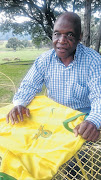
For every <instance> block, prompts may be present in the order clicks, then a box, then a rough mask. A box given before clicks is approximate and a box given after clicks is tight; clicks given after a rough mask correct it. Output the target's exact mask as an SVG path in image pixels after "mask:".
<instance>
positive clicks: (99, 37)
mask: <svg viewBox="0 0 101 180" xmlns="http://www.w3.org/2000/svg"><path fill="white" fill-rule="evenodd" d="M100 42H101V19H100V25H99V28H98V33H97V37H96V44H95V50H96V51H97V52H99V49H100Z"/></svg>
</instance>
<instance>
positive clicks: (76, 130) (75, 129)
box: [73, 124, 80, 137]
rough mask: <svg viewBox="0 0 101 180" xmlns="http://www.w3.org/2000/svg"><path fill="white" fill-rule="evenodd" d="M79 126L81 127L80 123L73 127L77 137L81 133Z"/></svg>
mask: <svg viewBox="0 0 101 180" xmlns="http://www.w3.org/2000/svg"><path fill="white" fill-rule="evenodd" d="M79 128H80V124H79V125H77V126H76V127H75V128H74V129H73V132H74V134H75V137H77V136H78V134H79V133H78V130H79Z"/></svg>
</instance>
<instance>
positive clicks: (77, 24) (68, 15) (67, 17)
mask: <svg viewBox="0 0 101 180" xmlns="http://www.w3.org/2000/svg"><path fill="white" fill-rule="evenodd" d="M60 19H61V20H63V21H69V22H70V23H72V24H73V27H74V31H75V34H76V38H77V39H79V38H80V35H81V19H80V17H79V16H78V15H77V14H76V13H73V12H65V13H63V14H61V15H60V16H59V17H58V18H57V20H56V21H55V24H56V23H57V22H58V21H59V20H60ZM55 24H54V25H55Z"/></svg>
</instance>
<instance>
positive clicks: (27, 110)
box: [26, 108, 30, 117]
mask: <svg viewBox="0 0 101 180" xmlns="http://www.w3.org/2000/svg"><path fill="white" fill-rule="evenodd" d="M26 115H27V117H29V116H30V110H29V109H28V108H26Z"/></svg>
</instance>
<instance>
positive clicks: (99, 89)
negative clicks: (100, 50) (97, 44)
mask: <svg viewBox="0 0 101 180" xmlns="http://www.w3.org/2000/svg"><path fill="white" fill-rule="evenodd" d="M98 62H99V63H97V62H96V63H95V64H92V65H91V66H90V71H89V78H88V79H89V80H88V87H89V91H90V93H89V99H90V102H91V111H90V113H89V116H88V117H87V120H88V121H91V122H92V123H94V124H95V125H96V127H97V128H98V129H99V128H100V127H101V59H100V61H98Z"/></svg>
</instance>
